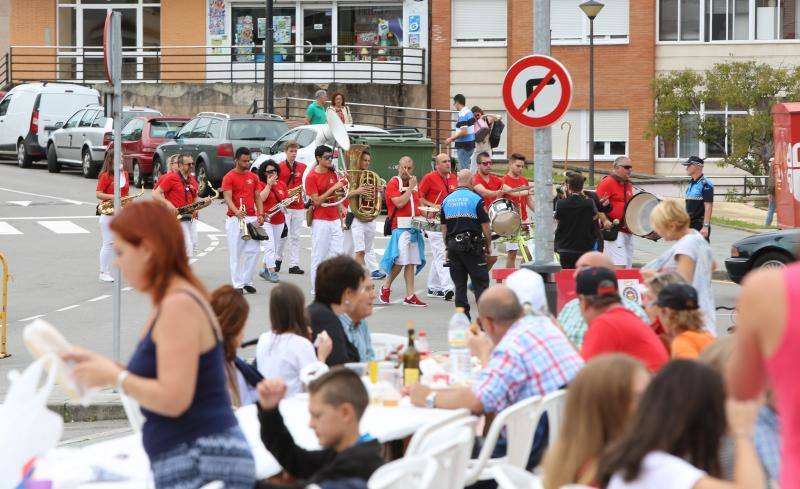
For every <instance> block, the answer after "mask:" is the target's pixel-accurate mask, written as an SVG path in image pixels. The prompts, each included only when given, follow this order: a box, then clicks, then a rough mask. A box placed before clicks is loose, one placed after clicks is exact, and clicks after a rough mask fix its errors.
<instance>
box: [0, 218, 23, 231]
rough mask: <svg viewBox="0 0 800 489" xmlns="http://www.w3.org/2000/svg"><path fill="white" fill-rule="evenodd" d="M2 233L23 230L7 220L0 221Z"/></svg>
mask: <svg viewBox="0 0 800 489" xmlns="http://www.w3.org/2000/svg"><path fill="white" fill-rule="evenodd" d="M0 234H22V231H20V230H19V229H17V228H15V227H14V226H12V225H11V224H9V223H7V222H3V221H0Z"/></svg>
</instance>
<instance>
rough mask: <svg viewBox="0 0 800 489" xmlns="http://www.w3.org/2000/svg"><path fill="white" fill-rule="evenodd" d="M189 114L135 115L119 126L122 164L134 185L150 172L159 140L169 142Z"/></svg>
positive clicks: (148, 175)
mask: <svg viewBox="0 0 800 489" xmlns="http://www.w3.org/2000/svg"><path fill="white" fill-rule="evenodd" d="M189 120H190V118H189V117H148V116H140V117H135V118H133V119H131V120H130V122H128V123H127V124H126V125H125V127H123V128H122V133H121V136H122V164H123V166H124V167H125V169H126V170H127V171H128V174H129V175H130V176H131V183H132V184H133V185H134V186H135V187H140V188H141V187H142V186H143V185H144V184H145V182H146V181H147V180H149V179H150V177H151V175H152V173H153V155H154V154H155V152H156V148H158V146H159V145H160V144H161V143H164V142H166V141H171V140H172V138H173V137H175V134H177V133H178V131H179V130H180V128H181V127H183V125H184V124H186V122H188V121H189Z"/></svg>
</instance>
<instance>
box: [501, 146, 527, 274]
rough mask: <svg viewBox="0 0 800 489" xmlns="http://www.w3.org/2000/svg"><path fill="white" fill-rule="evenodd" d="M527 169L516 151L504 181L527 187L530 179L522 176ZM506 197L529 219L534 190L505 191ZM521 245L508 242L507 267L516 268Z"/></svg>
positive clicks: (514, 186)
mask: <svg viewBox="0 0 800 489" xmlns="http://www.w3.org/2000/svg"><path fill="white" fill-rule="evenodd" d="M524 169H525V157H524V156H523V155H521V154H519V153H514V154H512V155H511V158H509V160H508V173H507V174H506V176H504V177H503V183H504V184H505V185H508V186H509V187H510V188H512V189H513V188H518V187H527V186H528V185H529V183H528V180H527V179H526V178H525V177H523V176H522V170H524ZM503 196H504V197H506V198H508V199H511V201H512V202H514V205H515V206H516V207H517V212H519V214H520V219H522V222H525V221H527V220H528V207H530V208H531V210H533V208H534V203H533V190H531V189H527V190H517V191H515V192H508V191H507V192H505V193H504V194H503ZM518 249H519V245H517V244H516V243H506V251H507V252H508V254H507V255H506V268H516V266H517V250H518Z"/></svg>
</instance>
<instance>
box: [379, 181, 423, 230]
mask: <svg viewBox="0 0 800 489" xmlns="http://www.w3.org/2000/svg"><path fill="white" fill-rule="evenodd" d="M406 188H407V186H403V187H402V188H400V178H399V177H392V179H391V180H389V183H387V184H386V212H388V215H389V216H391V215H392V213H393V212H394V209H395V207H397V206H396V205H394V202H392V198H393V197H400V196H401V195H403V191H405V189H406ZM417 209H419V192H418V189H416V188H415V189H414V190H412V191H411V199H409V201H408V202H407V203H406V205H404V206H403V207H399V208H397V213H395V215H394V219H392V229H397V218H398V217H412V216H416V215H419V212H418V211H417Z"/></svg>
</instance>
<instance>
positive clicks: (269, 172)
mask: <svg viewBox="0 0 800 489" xmlns="http://www.w3.org/2000/svg"><path fill="white" fill-rule="evenodd" d="M264 173H266V174H268V175H269V174H275V173H278V172H276V171H275V170H267V171H265V172H264Z"/></svg>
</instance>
